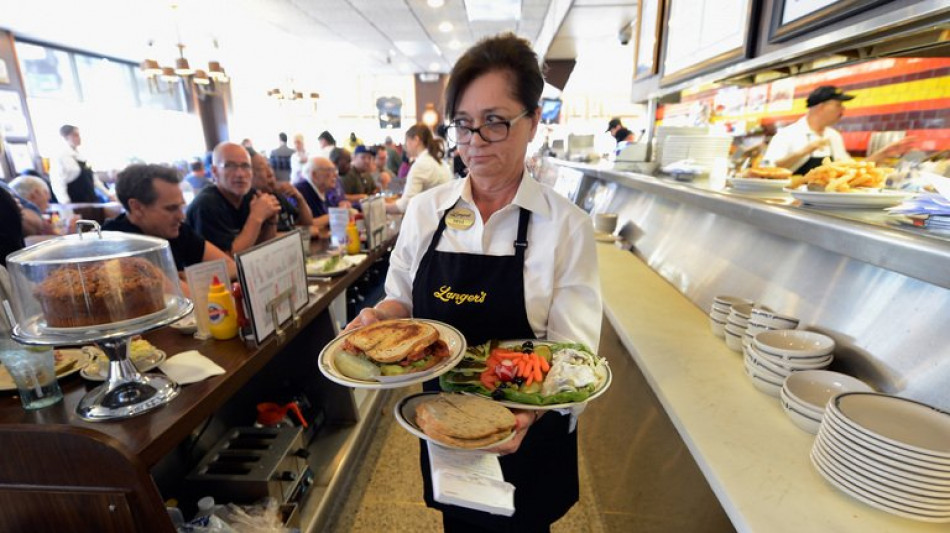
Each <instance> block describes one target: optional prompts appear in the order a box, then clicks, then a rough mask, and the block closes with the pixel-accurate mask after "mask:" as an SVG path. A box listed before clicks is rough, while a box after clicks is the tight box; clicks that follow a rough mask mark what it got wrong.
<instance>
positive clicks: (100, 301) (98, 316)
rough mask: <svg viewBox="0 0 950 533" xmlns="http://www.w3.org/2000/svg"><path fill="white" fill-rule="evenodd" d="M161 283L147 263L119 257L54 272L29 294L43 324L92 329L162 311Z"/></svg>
mask: <svg viewBox="0 0 950 533" xmlns="http://www.w3.org/2000/svg"><path fill="white" fill-rule="evenodd" d="M164 280H165V275H164V274H163V273H162V271H161V269H159V268H158V267H156V266H155V265H153V264H152V263H151V262H150V261H148V260H146V259H142V258H139V257H124V258H120V259H109V260H106V261H93V262H89V263H76V264H69V265H65V266H62V267H59V268H56V269H55V270H52V271H51V272H50V273H49V275H48V276H47V277H46V279H44V280H43V281H42V282H40V283H39V284H38V285H37V286H36V289H34V295H35V296H36V299H37V300H38V301H39V303H40V307H41V308H42V310H43V316H44V317H45V318H46V324H47V325H48V326H50V327H58V328H74V327H83V326H96V325H100V324H109V323H111V322H118V321H121V320H128V319H132V318H138V317H141V316H145V315H149V314H152V313H155V312H158V311H161V310H162V309H164V308H165V299H164V294H163V290H162V287H163V284H164Z"/></svg>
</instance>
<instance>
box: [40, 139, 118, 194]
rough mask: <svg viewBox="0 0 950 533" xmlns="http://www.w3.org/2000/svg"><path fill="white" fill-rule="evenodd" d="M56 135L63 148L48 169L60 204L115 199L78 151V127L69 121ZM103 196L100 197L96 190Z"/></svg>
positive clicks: (80, 141)
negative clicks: (64, 143)
mask: <svg viewBox="0 0 950 533" xmlns="http://www.w3.org/2000/svg"><path fill="white" fill-rule="evenodd" d="M59 134H60V135H61V136H62V137H63V140H64V141H66V147H67V149H66V151H65V152H64V153H63V154H61V155H60V156H59V157H58V158H56V159H55V160H54V163H53V168H52V169H51V173H50V174H51V180H50V181H51V182H52V186H53V193H54V194H55V196H56V198H57V200H58V201H59V202H60V203H64V202H67V203H74V204H84V203H89V204H95V203H99V202H100V201H101V200H103V199H105V200H115V195H113V194H112V193H111V192H109V189H107V188H106V186H105V185H103V184H102V182H101V181H99V179H98V178H96V175H95V174H94V173H93V171H92V166H91V165H90V164H89V163H88V162H87V161H86V158H85V157H84V156H83V155H82V154H80V153H79V145H80V144H82V137H80V136H79V128H77V127H76V126H71V125H69V124H66V125H64V126H63V127H61V128H59ZM97 190H98V191H99V192H100V193H101V194H102V196H103V198H102V199H100V197H99V195H97V194H96V191H97Z"/></svg>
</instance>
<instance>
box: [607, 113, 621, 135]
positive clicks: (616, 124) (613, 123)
mask: <svg viewBox="0 0 950 533" xmlns="http://www.w3.org/2000/svg"><path fill="white" fill-rule="evenodd" d="M620 128H623V124H621V123H620V119H619V118H617V117H614V118H612V119H610V122H608V123H607V131H608V132H609V133H610V135H611V136H613V137H616V136H617V131H618V130H620Z"/></svg>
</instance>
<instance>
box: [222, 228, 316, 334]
mask: <svg viewBox="0 0 950 533" xmlns="http://www.w3.org/2000/svg"><path fill="white" fill-rule="evenodd" d="M234 260H235V262H237V267H238V274H239V275H240V278H241V286H242V287H243V288H244V298H245V300H246V302H247V308H248V311H249V312H250V315H251V316H250V320H251V325H252V327H253V330H254V338H255V340H256V341H257V342H258V343H261V342H263V341H264V339H266V338H267V336H268V335H270V334H271V333H273V332H274V331H275V330H276V329H277V327H278V326H279V325H280V324H282V323H284V321H285V320H287V319H288V318H290V316H291V307H290V306H291V303H292V304H293V306H294V309H295V310H297V311H299V310H300V309H303V307H304V306H305V305H307V302H308V301H309V293H308V292H307V272H306V267H305V264H304V257H303V247H301V246H300V235H299V234H297V233H293V232H292V233H288V234H286V235H284V236H283V237H278V238H276V239H272V240H270V241H267V242H265V243H263V244H259V245H257V246H255V247H253V248H250V249H248V250H245V251H243V252H240V253H238V254H235V256H234ZM287 291H290V298H288V299H286V300H283V301H280V302H277V300H278V297H280V296H281V295H282V294H284V293H285V292H287ZM272 303H276V305H277V321H278V323H277V324H275V323H274V319H273V316H272V313H271V310H270V309H269V307H268V306H269V305H271V304H272Z"/></svg>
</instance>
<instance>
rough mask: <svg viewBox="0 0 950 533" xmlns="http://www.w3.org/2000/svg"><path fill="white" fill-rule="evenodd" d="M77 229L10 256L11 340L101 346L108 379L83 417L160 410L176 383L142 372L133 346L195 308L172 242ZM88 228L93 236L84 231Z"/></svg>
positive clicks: (84, 406)
mask: <svg viewBox="0 0 950 533" xmlns="http://www.w3.org/2000/svg"><path fill="white" fill-rule="evenodd" d="M78 226H79V231H78V232H77V233H76V234H75V235H67V236H64V237H60V238H56V239H52V240H48V241H44V242H41V243H39V244H37V245H35V246H31V247H29V248H26V249H24V250H21V251H19V252H16V253H14V254H11V255H10V256H8V257H7V268H8V269H9V271H10V276H11V281H12V285H13V295H12V313H13V319H14V322H15V325H14V328H13V337H14V339H16V340H17V341H19V342H22V343H24V344H35V345H79V344H89V343H96V344H98V345H99V347H100V348H102V350H103V351H104V352H105V353H106V355H108V357H109V378H108V380H107V381H106V382H105V383H104V384H103V385H102V386H100V387H97V388H96V389H93V390H92V391H90V392H89V393H88V394H87V395H86V397H85V398H83V400H82V401H81V402H80V404H79V407H78V408H77V412H78V414H79V416H81V417H82V418H84V419H87V420H105V419H111V418H124V417H127V416H133V415H137V414H140V413H143V412H145V411H148V410H150V409H153V408H156V407H158V406H160V405H163V404H164V403H166V402H168V401H169V400H171V399H172V398H173V397H174V396H175V395H176V394H177V393H178V385H177V384H176V383H175V382H173V381H172V380H170V379H168V378H167V377H165V376H163V375H160V374H147V375H143V374H141V373H139V371H138V370H137V369H136V368H135V367H134V366H133V365H132V362H131V361H130V360H129V357H128V349H129V339H130V337H131V336H133V335H135V334H138V333H142V332H144V331H148V330H151V329H154V328H158V327H161V326H165V325H167V324H170V323H172V322H175V321H177V320H179V319H181V318H182V317H184V316H185V315H187V314H188V313H189V312H191V309H192V307H193V306H192V303H191V301H190V300H188V299H187V298H185V297H184V295H183V294H182V292H181V287H180V286H179V283H178V272H177V270H176V268H175V263H174V261H173V259H172V255H171V249H170V248H169V245H168V241H165V240H163V239H157V238H154V237H147V236H144V235H135V234H129V233H120V232H109V231H100V230H99V225H98V224H97V223H95V222H91V221H80V222H79V224H78ZM86 228H91V229H93V230H94V232H87V233H83V229H86Z"/></svg>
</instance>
